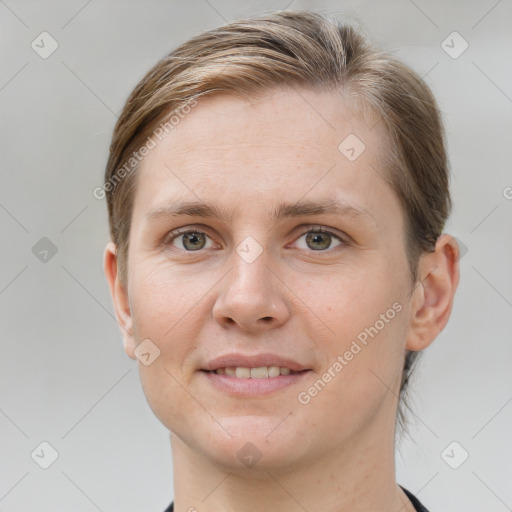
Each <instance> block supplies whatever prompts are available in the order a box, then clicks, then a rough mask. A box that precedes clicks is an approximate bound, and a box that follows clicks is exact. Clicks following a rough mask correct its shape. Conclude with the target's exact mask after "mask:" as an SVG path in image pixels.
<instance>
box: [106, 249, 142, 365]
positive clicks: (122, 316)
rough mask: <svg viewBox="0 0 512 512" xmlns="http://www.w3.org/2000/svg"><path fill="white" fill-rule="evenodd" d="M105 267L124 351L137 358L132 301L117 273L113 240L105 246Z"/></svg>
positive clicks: (115, 250)
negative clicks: (135, 353)
mask: <svg viewBox="0 0 512 512" xmlns="http://www.w3.org/2000/svg"><path fill="white" fill-rule="evenodd" d="M103 269H104V271H105V276H106V278H107V282H108V287H109V289H110V295H111V297H112V302H113V303H114V309H115V313H116V317H117V322H118V324H119V328H120V329H121V333H122V335H123V340H124V351H125V352H126V355H127V356H128V357H131V358H132V359H135V355H134V353H133V351H134V350H135V348H136V344H135V339H134V337H133V323H132V313H131V309H130V302H129V299H128V293H127V290H126V288H125V287H124V286H123V284H122V283H121V281H120V280H119V277H118V274H117V248H116V245H115V244H114V243H113V242H109V243H108V244H107V246H106V248H105V253H104V255H103Z"/></svg>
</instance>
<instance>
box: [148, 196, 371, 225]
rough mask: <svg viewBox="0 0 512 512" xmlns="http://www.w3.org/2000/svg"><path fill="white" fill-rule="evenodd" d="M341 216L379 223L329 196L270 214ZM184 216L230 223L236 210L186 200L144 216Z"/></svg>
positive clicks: (273, 216)
mask: <svg viewBox="0 0 512 512" xmlns="http://www.w3.org/2000/svg"><path fill="white" fill-rule="evenodd" d="M321 214H327V215H338V216H340V217H353V218H356V217H361V218H363V220H364V219H366V220H369V221H371V222H372V223H373V224H375V225H377V222H376V219H375V217H374V216H373V215H372V214H371V213H370V212H369V211H368V210H366V209H365V208H361V207H356V206H353V205H351V204H349V203H346V202H344V201H341V200H339V199H326V200H323V201H300V202H297V203H281V204H280V205H279V206H278V207H277V208H274V209H273V210H272V213H271V220H272V221H274V222H279V221H281V220H283V219H285V218H289V217H306V216H312V215H321ZM182 215H188V216H191V217H206V218H218V219H220V220H222V221H224V222H230V221H231V220H232V218H233V212H232V211H231V212H230V211H227V210H220V209H219V208H217V207H216V206H215V205H213V204H211V203H208V202H200V201H187V202H180V203H175V204H172V205H169V206H166V207H161V208H156V209H154V210H151V211H149V212H148V213H146V215H145V216H144V217H145V218H148V219H149V220H153V219H160V218H173V217H178V216H182Z"/></svg>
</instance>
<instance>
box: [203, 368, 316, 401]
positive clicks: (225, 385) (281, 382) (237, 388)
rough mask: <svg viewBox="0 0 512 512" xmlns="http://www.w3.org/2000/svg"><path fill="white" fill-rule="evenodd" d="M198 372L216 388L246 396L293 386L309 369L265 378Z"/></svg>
mask: <svg viewBox="0 0 512 512" xmlns="http://www.w3.org/2000/svg"><path fill="white" fill-rule="evenodd" d="M200 373H202V374H203V375H204V376H205V377H206V378H207V379H208V381H209V382H210V383H211V384H212V385H213V386H215V387H216V388H217V389H219V390H221V391H224V392H225V393H228V394H230V395H235V396H245V397H247V396H262V395H268V394H269V393H272V392H273V391H277V390H279V389H284V388H287V387H289V386H293V385H294V384H297V383H298V382H300V381H302V380H303V379H304V378H305V377H306V376H307V375H309V374H310V373H311V370H306V371H303V372H298V373H290V374H288V375H279V376H278V377H269V378H267V379H239V378H238V377H232V376H229V375H219V374H217V373H215V372H208V371H205V370H202V371H201V372H200Z"/></svg>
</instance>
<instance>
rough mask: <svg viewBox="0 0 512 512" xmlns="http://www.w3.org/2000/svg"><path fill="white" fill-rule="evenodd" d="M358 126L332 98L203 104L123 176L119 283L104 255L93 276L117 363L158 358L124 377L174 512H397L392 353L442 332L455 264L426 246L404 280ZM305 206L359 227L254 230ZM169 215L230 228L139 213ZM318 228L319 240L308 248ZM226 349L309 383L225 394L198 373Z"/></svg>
mask: <svg viewBox="0 0 512 512" xmlns="http://www.w3.org/2000/svg"><path fill="white" fill-rule="evenodd" d="M367 121H368V120H366V122H365V120H364V119H362V118H361V117H360V116H359V115H358V114H357V113H355V112H354V111H352V110H351V109H350V108H349V107H348V105H347V104H346V103H345V101H344V100H343V98H342V97H341V96H339V95H337V94H334V93H332V92H320V91H312V90H301V91H300V94H299V93H298V91H294V90H289V89H286V90H277V91H272V93H271V94H270V93H269V94H267V95H266V96H265V97H261V98H259V99H257V100H256V99H254V100H251V101H248V100H246V99H241V98H238V97H235V96H232V95H227V94H223V95H219V94H217V95H213V96H210V97H205V98H203V99H202V100H201V101H200V102H199V103H198V105H197V106H196V107H194V109H193V110H192V112H191V113H190V114H188V116H187V117H186V118H185V119H183V120H182V121H181V122H180V124H179V125H178V126H177V127H176V129H175V130H173V131H172V132H171V133H170V134H169V136H167V137H166V138H165V139H164V140H163V141H161V142H159V144H158V146H157V147H156V148H155V149H153V150H152V151H151V152H150V154H149V155H148V156H147V157H146V158H145V159H144V161H143V163H142V166H141V168H140V169H139V171H138V172H140V175H139V182H138V185H137V190H136V195H135V203H134V211H133V217H132V224H131V232H130V247H129V252H128V282H127V283H126V284H123V283H121V282H120V280H119V279H118V276H117V260H116V248H115V245H114V244H113V243H109V244H108V245H107V248H106V250H105V256H104V266H105V273H106V277H107V280H108V284H109V287H110V291H111V294H112V298H113V302H114V306H115V310H116V314H117V318H118V321H119V323H120V326H121V329H122V333H123V336H124V346H125V351H126V353H127V354H128V356H130V357H132V358H134V359H135V360H137V359H136V356H135V353H134V350H135V348H136V347H137V346H138V344H139V343H141V342H142V340H145V339H147V338H149V339H150V340H151V341H152V342H153V343H154V344H155V345H156V346H157V347H158V348H159V350H160V355H159V357H157V358H156V359H155V360H154V362H152V364H150V365H149V366H145V365H144V364H142V362H140V361H139V363H138V366H139V373H140V378H141V382H142V386H143V389H144V393H145V396H146V398H147V400H148V403H149V405H150V407H151V408H152V410H153V411H154V413H155V415H156V416H157V417H158V418H159V420H160V421H161V422H162V423H163V424H164V425H165V426H166V427H167V428H168V429H169V430H170V439H171V446H172V452H173V463H174V468H175V471H174V492H175V510H176V511H178V512H183V511H186V510H191V509H190V507H194V508H195V509H197V510H208V511H209V512H217V511H219V512H220V511H223V512H226V511H228V512H229V511H233V512H234V511H240V510H245V511H249V512H251V511H254V512H256V511H262V510H274V509H276V510H280V511H282V512H292V511H293V512H295V511H303V510H304V509H306V510H310V511H311V510H324V511H328V512H335V511H336V512H340V511H350V512H358V511H368V510H373V511H398V510H403V511H409V510H414V508H413V507H412V504H411V503H410V502H409V501H408V499H407V498H406V497H405V495H404V493H403V492H402V491H401V489H400V488H399V487H398V486H397V484H396V481H395V462H394V433H395V417H396V409H397V398H396V396H397V394H398V391H399V388H400V378H401V373H402V367H403V358H404V353H405V350H406V349H409V350H423V349H424V348H426V347H427V346H428V345H429V344H430V343H431V342H432V341H433V340H434V339H435V338H436V336H437V335H438V334H439V332H440V331H441V330H442V329H443V328H444V326H445V325H446V322H447V321H448V318H449V315H450V312H451V308H452V303H453V298H454V293H455V290H456V288H457V284H458V281H459V268H458V255H459V252H458V246H457V243H456V242H455V240H454V239H453V238H452V237H450V236H449V235H447V234H443V235H442V236H441V237H440V238H439V239H438V241H437V245H436V250H435V252H433V253H425V254H424V255H423V257H422V258H421V261H420V266H419V269H420V276H421V279H420V280H419V281H418V282H417V283H413V282H411V280H410V277H409V273H408V264H407V259H406V252H405V243H404V215H403V212H402V210H401V206H400V204H399V201H398V198H397V196H396V195H395V193H394V191H393V190H392V189H391V188H390V187H389V186H388V185H387V184H386V182H385V181H384V180H383V179H382V177H381V175H380V172H382V170H381V167H382V166H381V162H382V159H383V156H384V155H385V151H386V141H385V137H384V135H383V133H381V132H380V131H379V130H380V126H379V125H377V127H374V125H373V124H370V123H368V122H367ZM372 127H373V128H372ZM351 133H352V134H356V135H357V137H359V139H361V140H362V141H363V142H364V144H365V146H366V149H365V150H364V151H363V153H362V154H361V155H360V156H359V157H358V158H357V159H356V160H355V161H352V162H351V161H349V160H348V159H347V158H346V157H345V156H344V155H343V154H342V153H341V152H340V151H339V150H338V146H339V144H340V142H342V141H343V140H344V139H345V137H347V135H349V134H351ZM323 199H338V200H340V201H345V202H347V203H349V204H350V205H352V206H355V207H357V208H359V209H363V210H365V211H366V212H367V215H366V216H365V215H359V216H350V215H339V214H333V213H328V214H324V213H322V214H314V215H303V216H300V217H288V218H284V219H282V220H280V221H279V222H275V221H273V220H272V217H271V214H272V212H273V210H274V209H275V208H276V207H277V205H279V204H280V203H282V202H289V203H296V202H297V201H299V200H311V201H316V200H323ZM186 200H190V201H200V202H208V203H212V204H214V205H215V206H216V207H217V208H219V209H220V210H221V211H223V212H226V213H230V214H232V216H231V217H230V218H222V219H221V218H216V217H201V216H187V215H181V216H178V217H175V218H174V217H158V218H153V217H151V216H149V215H148V212H150V211H152V210H155V209H157V208H163V207H166V206H169V205H173V204H175V203H176V202H178V201H186ZM181 227H191V228H193V229H195V230H196V231H200V232H201V233H205V234H206V235H207V236H206V237H205V238H201V239H200V244H199V247H202V246H201V243H203V241H204V243H205V245H204V247H203V248H201V249H199V250H196V251H193V250H190V247H191V246H190V244H189V245H187V246H184V245H183V242H184V241H185V242H186V240H184V237H183V236H179V235H178V236H177V238H175V239H174V240H171V239H170V238H169V233H171V232H172V231H173V230H176V229H177V228H181ZM319 227H322V228H325V229H327V230H329V231H330V232H332V233H333V236H332V237H330V236H329V235H320V236H319V238H317V239H316V240H317V241H316V242H315V241H314V240H313V242H311V241H309V242H308V241H307V239H306V235H307V233H308V232H311V231H312V232H315V228H319ZM336 236H339V237H340V239H338V238H336ZM166 237H167V238H166ZM246 237H253V238H254V239H255V240H256V241H257V242H258V243H259V244H260V246H261V249H262V252H261V254H260V255H259V257H258V258H257V259H256V260H255V261H254V262H252V263H247V262H246V261H244V259H243V258H242V257H240V255H239V254H238V253H237V252H236V248H237V247H238V246H239V245H240V244H241V243H242V242H243V241H244V240H245V239H246ZM196 241H197V240H196ZM329 241H330V243H331V245H329ZM162 242H166V243H162ZM322 244H324V245H322ZM319 246H320V247H321V249H320V250H319V249H318V247H319ZM187 247H188V248H189V250H188V251H187ZM312 247H313V248H312ZM315 248H317V250H315ZM394 303H399V304H400V305H401V306H402V309H401V311H400V312H399V313H397V314H396V316H395V317H394V318H393V319H392V320H389V321H388V322H387V323H386V324H385V327H384V328H382V329H381V330H380V331H379V333H378V334H377V335H376V336H375V337H374V338H370V339H369V342H368V344H367V346H365V347H364V348H363V349H362V350H361V351H360V352H359V353H358V354H357V355H355V356H354V358H353V359H352V360H351V361H349V362H348V364H347V365H346V366H344V368H343V370H342V371H341V372H339V373H338V374H336V376H335V377H334V378H332V379H331V381H330V382H329V383H328V384H327V385H326V386H325V387H324V388H323V389H322V390H321V392H319V393H318V394H317V395H316V396H314V397H313V398H312V399H311V401H310V402H309V403H307V404H302V403H300V402H299V401H298V398H297V396H298V393H300V392H301V391H304V390H307V389H308V387H309V386H311V385H312V384H314V383H315V381H317V380H318V379H319V378H320V377H321V376H322V374H323V373H324V372H325V371H327V369H328V368H329V367H332V365H333V363H334V362H335V361H336V360H337V357H338V355H343V354H344V353H345V352H346V351H347V350H348V349H349V348H350V346H351V343H352V341H353V340H354V339H356V336H357V335H358V334H359V333H361V332H362V331H364V329H365V328H368V327H370V326H374V325H375V323H376V321H377V320H378V319H379V315H381V314H385V313H386V311H387V310H389V309H390V308H391V307H392V305H393V304H394ZM228 352H243V353H246V354H258V353H262V352H273V353H276V354H279V355H282V356H285V357H288V358H291V359H294V360H296V361H299V362H300V363H302V364H304V365H306V366H307V367H308V368H310V369H311V370H312V371H311V372H310V373H309V374H308V375H307V377H306V378H305V379H304V380H303V381H302V382H301V383H300V384H297V385H293V386H290V387H288V388H285V389H283V390H280V391H276V392H274V393H272V394H270V395H267V396H265V397H261V396H260V397H255V398H239V397H232V396H229V395H227V394H225V393H223V392H221V391H218V390H217V389H215V388H214V387H213V386H212V385H211V384H210V383H209V382H208V381H207V379H206V378H204V374H202V373H201V372H199V371H198V370H199V369H200V368H201V367H202V365H204V364H205V363H206V362H207V361H209V360H211V359H213V358H214V357H217V356H218V355H222V354H226V353H228ZM248 442H250V443H252V444H253V445H254V446H255V447H256V448H257V450H258V452H259V453H260V454H261V459H260V460H259V461H258V462H257V463H256V464H255V465H253V466H252V467H246V466H245V465H244V464H242V463H241V461H240V459H239V458H238V456H237V452H238V451H239V450H240V449H241V448H242V447H243V446H244V445H245V444H246V443H248Z"/></svg>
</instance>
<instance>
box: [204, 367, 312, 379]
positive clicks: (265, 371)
mask: <svg viewBox="0 0 512 512" xmlns="http://www.w3.org/2000/svg"><path fill="white" fill-rule="evenodd" d="M203 371H205V372H207V373H215V374H216V375H227V376H228V377H235V378H237V379H269V378H270V379H271V378H274V377H279V376H280V375H295V374H298V373H303V372H307V371H309V370H300V371H294V370H292V369H290V368H288V367H286V366H258V367H253V368H251V367H248V366H226V367H224V368H217V369H215V370H203Z"/></svg>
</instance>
